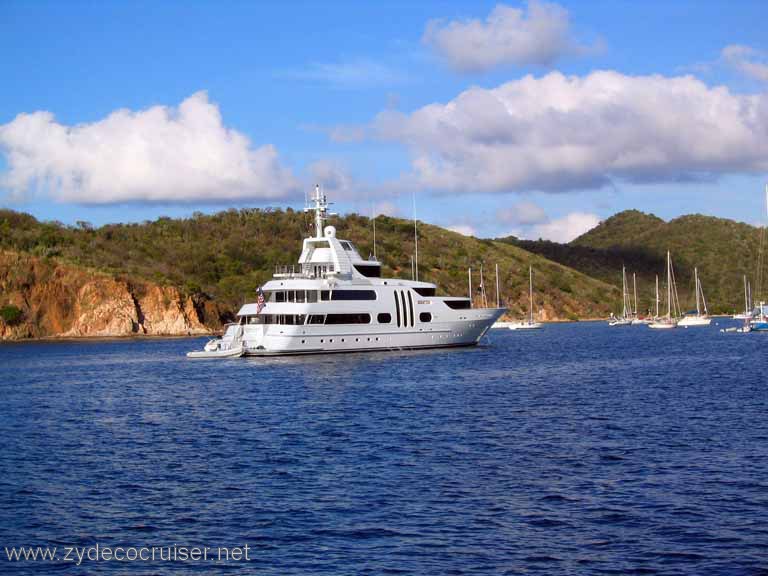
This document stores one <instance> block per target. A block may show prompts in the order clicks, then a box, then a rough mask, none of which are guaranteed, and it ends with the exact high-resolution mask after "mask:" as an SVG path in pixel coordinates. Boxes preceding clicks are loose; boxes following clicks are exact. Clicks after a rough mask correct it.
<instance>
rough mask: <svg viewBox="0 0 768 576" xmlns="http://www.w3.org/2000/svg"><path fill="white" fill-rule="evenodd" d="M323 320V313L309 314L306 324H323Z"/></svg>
mask: <svg viewBox="0 0 768 576" xmlns="http://www.w3.org/2000/svg"><path fill="white" fill-rule="evenodd" d="M324 322H325V315H323V314H311V315H310V316H309V320H308V321H307V324H323V323H324Z"/></svg>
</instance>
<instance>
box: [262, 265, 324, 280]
mask: <svg viewBox="0 0 768 576" xmlns="http://www.w3.org/2000/svg"><path fill="white" fill-rule="evenodd" d="M335 274H336V272H335V271H334V269H333V266H326V267H325V269H324V270H320V269H319V268H318V267H316V266H302V265H301V264H287V265H277V266H275V273H274V275H273V276H274V277H275V278H305V279H314V278H328V277H330V276H332V275H335Z"/></svg>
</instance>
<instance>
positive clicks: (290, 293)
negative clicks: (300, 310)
mask: <svg viewBox="0 0 768 576" xmlns="http://www.w3.org/2000/svg"><path fill="white" fill-rule="evenodd" d="M286 295H287V296H288V297H287V298H286V299H285V301H286V302H296V291H295V290H288V292H286Z"/></svg>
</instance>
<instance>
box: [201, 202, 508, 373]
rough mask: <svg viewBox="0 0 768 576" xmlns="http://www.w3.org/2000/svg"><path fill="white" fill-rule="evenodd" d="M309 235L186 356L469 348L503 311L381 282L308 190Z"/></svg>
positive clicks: (412, 285)
mask: <svg viewBox="0 0 768 576" xmlns="http://www.w3.org/2000/svg"><path fill="white" fill-rule="evenodd" d="M311 200H312V202H313V204H314V205H313V206H312V207H310V208H307V210H309V211H314V213H315V235H314V236H313V237H310V238H305V239H304V242H303V247H302V251H301V256H300V257H299V261H298V264H296V265H293V266H284V267H279V268H278V269H277V270H276V271H275V274H274V275H273V278H272V280H270V281H269V282H267V283H265V284H264V285H263V286H262V287H261V288H260V289H259V296H258V299H257V301H256V302H253V303H249V304H245V305H244V306H243V307H242V308H241V309H240V311H239V312H238V313H237V317H238V322H237V323H235V324H231V325H229V326H228V327H227V329H226V331H225V333H224V335H223V337H222V338H221V339H219V340H214V341H212V342H210V343H209V344H208V346H206V350H207V351H208V352H211V353H213V354H208V353H207V352H205V351H203V352H190V353H189V354H188V356H190V357H198V358H204V357H220V356H221V354H220V353H221V352H224V351H228V350H231V351H233V354H234V355H237V354H236V351H237V350H238V349H241V353H242V355H248V356H267V355H280V354H312V353H315V354H317V353H328V352H352V351H362V350H392V349H410V348H437V347H448V346H471V345H474V344H477V343H478V341H479V340H480V338H481V337H482V336H483V335H484V334H485V333H486V332H487V330H488V329H489V328H490V327H491V325H492V324H493V323H494V322H495V321H496V320H497V319H498V318H499V317H500V316H501V315H502V314H503V313H504V312H505V309H504V308H473V307H472V301H471V299H470V298H468V297H447V296H436V290H437V286H436V285H435V284H431V283H429V282H419V281H416V280H405V279H399V278H382V277H381V263H380V262H379V261H377V260H375V259H374V260H366V259H364V258H362V257H361V256H360V254H359V253H358V251H357V249H356V248H355V246H354V245H353V244H352V243H351V242H349V241H348V240H343V239H340V238H337V237H336V229H335V228H334V227H333V226H326V225H325V222H326V220H327V218H328V201H327V198H326V196H325V195H324V194H323V193H322V192H321V191H320V188H319V187H316V188H315V195H314V196H313V197H312V199H311Z"/></svg>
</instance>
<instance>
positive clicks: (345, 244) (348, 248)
mask: <svg viewBox="0 0 768 576" xmlns="http://www.w3.org/2000/svg"><path fill="white" fill-rule="evenodd" d="M341 247H342V248H344V250H346V251H347V252H352V251H353V250H354V248H353V247H352V244H350V243H349V242H347V241H346V240H342V241H341Z"/></svg>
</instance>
